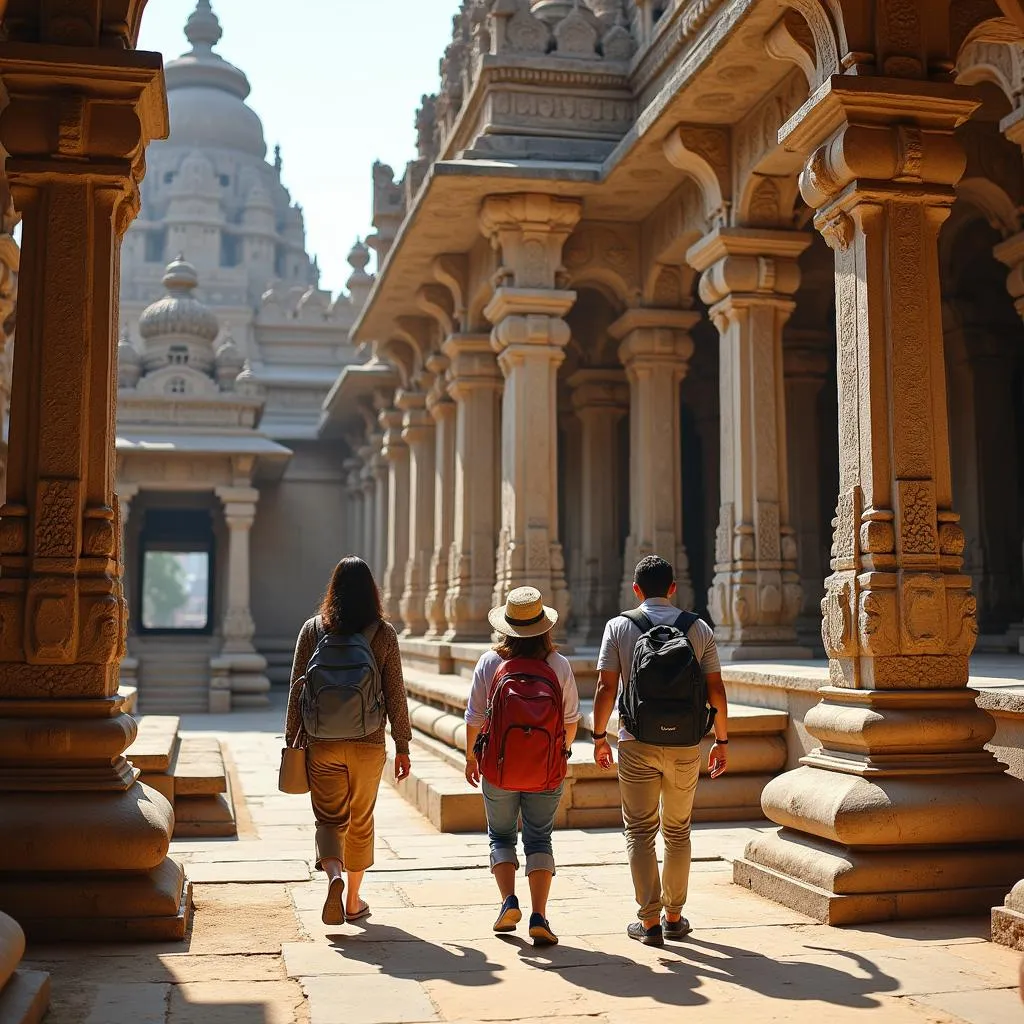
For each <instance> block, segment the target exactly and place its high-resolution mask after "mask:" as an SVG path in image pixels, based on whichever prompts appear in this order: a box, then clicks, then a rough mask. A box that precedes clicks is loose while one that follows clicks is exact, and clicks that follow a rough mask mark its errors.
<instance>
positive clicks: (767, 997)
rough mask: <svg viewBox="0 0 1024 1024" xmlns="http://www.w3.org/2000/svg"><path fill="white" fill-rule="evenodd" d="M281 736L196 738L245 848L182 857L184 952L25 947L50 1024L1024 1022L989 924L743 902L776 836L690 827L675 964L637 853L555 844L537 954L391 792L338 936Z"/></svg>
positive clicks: (479, 845)
mask: <svg viewBox="0 0 1024 1024" xmlns="http://www.w3.org/2000/svg"><path fill="white" fill-rule="evenodd" d="M275 696H276V695H275ZM276 703H277V704H280V697H277V696H276ZM280 722H281V709H280V708H279V707H274V708H271V709H269V710H261V711H250V712H242V713H239V712H235V713H234V714H232V715H230V716H227V715H225V716H215V715H196V716H189V717H184V718H182V722H181V724H182V732H183V735H184V736H196V735H199V734H202V733H207V734H209V733H215V734H216V735H217V736H218V737H219V738H220V740H221V742H222V746H223V749H224V750H225V755H226V759H227V761H228V768H229V774H230V778H231V783H232V788H233V791H234V798H235V809H236V814H237V820H238V838H237V839H234V840H205V841H176V842H174V843H173V844H172V855H173V856H174V857H175V858H177V859H179V860H181V861H182V862H183V863H184V864H185V867H186V870H187V873H188V876H189V878H190V879H191V880H192V883H193V886H194V889H193V893H194V900H195V908H196V913H195V915H194V920H193V924H192V927H191V931H190V933H189V935H188V937H187V939H186V940H185V941H184V942H182V943H169V944H163V945H147V944H135V945H131V946H117V945H109V944H105V945H89V944H84V945H80V946H73V947H72V946H65V947H58V946H41V945H36V946H31V945H30V947H29V950H28V954H27V956H26V961H25V963H24V964H23V965H22V966H23V968H26V969H29V970H31V969H39V970H45V971H48V972H50V975H51V985H52V990H51V1008H50V1011H49V1014H48V1016H47V1017H46V1021H47V1024H292V1022H295V1024H298V1022H310V1024H342V1022H344V1024H393V1022H394V1024H398V1022H403V1024H412V1022H420V1021H422V1022H427V1021H464V1022H469V1021H513V1020H514V1021H523V1022H527V1021H539V1020H544V1021H546V1022H547V1024H563V1022H564V1024H568V1022H581V1024H582V1022H584V1021H585V1022H588V1024H618V1022H623V1024H625V1022H627V1021H628V1022H630V1024H646V1022H652V1024H653V1022H660V1021H672V1020H677V1019H679V1016H680V1010H682V1011H684V1012H685V1013H686V1014H687V1017H688V1019H691V1020H692V1019H699V1020H701V1021H718V1020H730V1021H751V1022H754V1021H757V1022H759V1024H768V1022H773V1021H791V1020H828V1021H830V1022H837V1024H839V1022H846V1021H856V1020H861V1019H864V1018H866V1017H868V1016H870V1015H872V1014H873V1015H874V1019H877V1020H880V1021H885V1022H886V1024H904V1022H906V1024H911V1022H922V1024H923V1022H928V1024H956V1022H964V1021H966V1022H971V1024H1004V1022H1012V1021H1017V1020H1019V1019H1020V1018H1021V1014H1022V1012H1024V1011H1022V1009H1021V1005H1020V1002H1019V1000H1018V996H1017V991H1016V978H1017V969H1018V964H1019V962H1020V954H1019V953H1017V952H1014V951H1012V950H1009V949H1005V948H1003V947H1000V946H996V945H993V944H992V943H990V942H988V941H987V937H988V934H989V921H988V919H987V918H985V917H976V918H950V919H942V920H933V921H927V922H918V923H897V924H887V925H874V926H863V927H848V928H831V927H827V926H824V925H821V924H818V923H817V922H815V921H812V920H811V919H810V918H807V917H804V916H803V915H801V914H799V913H796V912H794V911H792V910H788V909H786V908H785V907H782V906H779V905H777V904H775V903H771V902H769V901H767V900H765V899H763V898H761V897H759V896H756V895H754V894H752V893H750V892H748V891H746V890H744V889H742V888H741V887H739V886H736V885H734V884H733V883H732V865H731V862H732V859H733V858H735V857H738V856H740V855H741V854H742V851H743V849H744V846H745V844H746V842H747V841H748V840H749V839H750V838H751V837H752V836H753V835H754V834H755V833H756V832H757V831H758V830H763V831H767V830H768V828H769V823H767V822H764V821H761V822H750V823H745V824H729V825H727V826H719V825H714V824H705V825H698V826H696V830H695V838H694V857H695V861H694V866H693V875H692V884H691V893H690V900H689V902H688V905H687V913H688V915H689V917H690V919H691V921H692V922H693V924H694V926H695V931H694V933H693V934H692V935H691V936H690V937H689V939H688V940H687V941H685V942H682V943H668V944H666V946H665V947H664V948H663V949H651V948H647V947H644V946H641V945H640V944H638V943H636V942H631V941H630V940H629V939H627V938H626V936H625V934H624V929H625V925H626V923H627V922H628V921H629V920H630V915H631V914H632V912H633V903H632V894H631V889H630V882H629V871H628V868H627V865H626V857H625V848H624V841H623V838H622V836H621V834H620V833H619V832H618V831H616V830H612V829H601V830H590V829H582V830H573V829H569V830H563V831H559V832H557V833H556V836H555V843H556V847H555V849H556V855H557V857H558V859H559V870H558V877H557V878H556V880H555V886H554V893H553V900H552V903H551V906H550V918H551V921H552V924H553V926H554V927H555V929H556V931H557V932H558V933H559V935H560V938H561V944H560V945H559V946H558V947H556V948H554V949H550V950H535V949H534V948H533V947H532V945H530V943H529V940H528V939H525V938H523V937H520V936H510V937H506V938H503V939H502V938H497V937H495V936H494V935H493V934H492V933H491V931H490V926H491V922H492V919H493V917H494V913H495V907H496V903H495V894H494V890H493V883H492V882H491V879H490V877H489V875H488V871H487V867H486V865H487V843H486V838H485V837H484V836H483V835H479V834H465V835H453V834H447V835H446V834H441V833H439V832H438V831H437V830H436V829H435V828H434V827H433V826H432V825H431V824H430V823H429V821H427V820H426V818H424V817H423V816H422V815H420V814H419V813H418V812H417V811H416V810H415V809H414V808H413V806H411V804H410V803H408V802H407V801H406V800H404V799H403V798H402V797H401V796H400V795H398V794H397V793H396V792H395V790H394V789H393V788H392V786H391V785H390V784H389V783H388V782H387V781H385V782H384V784H383V786H382V791H381V796H380V802H379V804H378V816H377V823H378V833H377V855H376V856H377V863H376V866H375V868H374V870H373V872H372V874H371V875H370V876H369V878H368V881H367V885H366V888H365V890H364V891H365V895H366V897H367V899H368V900H369V902H370V903H371V905H372V907H373V911H374V913H373V916H372V918H370V919H369V920H368V921H364V922H361V923H359V924H357V925H346V926H344V927H341V928H329V929H327V928H325V927H324V926H323V925H322V924H321V923H320V905H321V890H322V881H321V878H322V876H319V877H318V876H315V875H314V873H313V870H312V863H311V857H312V844H313V825H312V820H311V813H310V810H309V805H308V799H307V798H306V797H289V796H284V795H281V794H280V793H278V792H277V779H276V771H277V761H278V751H279V748H280V744H281V735H280V728H281V727H280ZM413 782H415V780H413ZM710 784H711V783H709V782H708V781H707V780H704V781H703V782H702V785H704V786H707V785H710ZM521 895H522V893H521Z"/></svg>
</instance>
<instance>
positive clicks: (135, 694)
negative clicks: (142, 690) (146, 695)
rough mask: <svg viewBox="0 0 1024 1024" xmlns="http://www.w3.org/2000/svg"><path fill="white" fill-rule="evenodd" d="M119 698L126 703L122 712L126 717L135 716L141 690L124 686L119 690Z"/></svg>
mask: <svg viewBox="0 0 1024 1024" xmlns="http://www.w3.org/2000/svg"><path fill="white" fill-rule="evenodd" d="M117 694H118V696H119V697H120V698H121V699H122V700H123V701H124V703H123V704H122V705H121V710H122V711H123V712H124V713H125V714H126V715H134V714H135V710H136V708H137V707H138V706H139V688H138V687H137V686H134V685H132V686H126V685H122V686H119V687H118V688H117Z"/></svg>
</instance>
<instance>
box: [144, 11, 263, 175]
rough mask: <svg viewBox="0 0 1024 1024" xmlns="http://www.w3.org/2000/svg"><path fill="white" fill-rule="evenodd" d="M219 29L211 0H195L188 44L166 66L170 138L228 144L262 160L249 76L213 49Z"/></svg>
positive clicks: (204, 145) (206, 145)
mask: <svg viewBox="0 0 1024 1024" xmlns="http://www.w3.org/2000/svg"><path fill="white" fill-rule="evenodd" d="M221 34H222V33H221V27H220V22H219V21H218V20H217V15H216V14H214V13H213V10H212V8H211V7H210V0H198V2H197V3H196V9H195V10H194V11H193V12H192V14H191V15H190V16H189V19H188V22H187V23H186V25H185V37H186V38H187V39H188V41H189V42H190V43H191V44H192V49H191V50H189V51H188V53H184V54H182V56H180V57H179V58H178V59H177V60H172V61H169V62H168V63H167V65H166V67H165V68H164V75H165V79H166V82H167V107H168V111H169V113H170V121H171V134H170V137H171V139H173V141H174V144H175V145H176V146H193V147H195V148H196V149H231V150H237V151H239V152H242V153H249V154H251V155H253V156H257V157H259V158H260V159H261V160H262V159H263V158H264V157H265V156H266V154H267V143H266V140H265V139H264V137H263V124H262V122H261V121H260V119H259V117H258V116H257V115H256V112H255V111H254V110H252V109H251V108H250V107H248V106H247V105H246V103H245V98H246V97H247V96H248V95H249V80H248V79H247V78H246V77H245V73H244V72H243V71H241V70H239V69H238V68H236V67H235V66H234V65H233V64H229V63H228V62H227V61H226V60H224V58H223V57H221V56H220V54H218V53H214V52H213V47H214V46H215V45H216V44H217V42H218V41H219V40H220V37H221Z"/></svg>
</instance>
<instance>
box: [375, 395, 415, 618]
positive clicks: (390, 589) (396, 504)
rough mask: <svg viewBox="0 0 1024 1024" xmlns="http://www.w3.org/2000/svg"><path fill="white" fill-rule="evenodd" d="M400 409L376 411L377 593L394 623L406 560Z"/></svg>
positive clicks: (405, 464) (405, 455) (405, 459)
mask: <svg viewBox="0 0 1024 1024" xmlns="http://www.w3.org/2000/svg"><path fill="white" fill-rule="evenodd" d="M403 418H404V414H403V413H402V411H401V410H400V409H385V410H383V411H382V412H381V414H380V424H381V426H382V427H383V428H384V446H383V448H382V449H381V454H382V455H383V457H384V459H385V460H386V461H387V464H388V484H387V492H388V493H387V510H388V511H387V537H388V546H387V562H386V565H385V569H384V587H383V592H382V594H381V597H382V600H383V602H384V612H385V614H386V615H387V617H388V618H389V619H390V620H391V622H392V623H394V625H395V628H397V629H400V628H401V625H402V612H401V608H400V602H401V599H402V592H403V590H404V589H405V566H406V563H407V562H408V560H409V448H408V446H407V445H406V443H405V442H404V441H403V440H402V420H403Z"/></svg>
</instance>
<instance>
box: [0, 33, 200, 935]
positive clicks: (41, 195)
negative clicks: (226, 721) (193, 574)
mask: <svg viewBox="0 0 1024 1024" xmlns="http://www.w3.org/2000/svg"><path fill="white" fill-rule="evenodd" d="M40 50H43V51H44V53H45V59H44V58H43V56H42V54H41V53H40V52H38V51H40ZM64 51H65V48H64V47H62V46H58V45H50V46H47V47H45V48H43V47H38V46H35V45H33V46H28V45H25V46H22V45H17V44H7V45H5V46H4V48H3V53H2V54H0V77H2V78H3V82H4V86H5V90H6V94H7V97H8V104H7V106H6V108H5V109H4V111H3V114H2V115H0V143H2V145H3V147H4V149H5V150H6V152H7V154H8V156H7V161H6V173H7V177H8V180H9V182H10V186H11V192H12V195H13V198H14V203H15V206H16V207H17V209H18V210H19V211H20V212H21V213H22V217H23V220H22V240H23V262H22V264H21V272H20V280H19V293H20V294H19V300H18V310H17V338H18V359H17V360H16V362H15V367H14V374H15V379H14V386H13V389H12V399H11V425H10V450H9V461H8V480H7V500H6V503H5V504H4V506H3V508H2V509H0V910H3V911H4V912H6V913H9V914H11V915H12V916H13V917H15V918H17V919H18V920H19V922H20V923H21V924H22V925H23V926H24V928H25V930H26V932H27V933H28V934H29V936H30V937H31V938H34V939H36V940H55V939H56V940H60V939H88V940H89V941H93V942H95V941H102V940H105V939H110V938H112V937H114V936H117V937H121V936H123V935H131V936H132V937H133V938H135V939H136V940H138V939H147V938H154V939H158V938H159V939H172V938H181V937H182V936H183V935H184V932H185V928H186V924H187V920H186V919H187V916H188V910H189V905H190V899H189V893H188V890H187V888H186V887H185V882H184V875H183V873H182V870H181V868H180V867H179V866H178V865H177V864H175V863H174V862H173V861H171V860H169V859H168V858H167V851H168V847H169V842H170V836H171V832H172V830H173V826H174V814H173V811H172V809H171V806H170V804H169V803H168V802H167V801H166V800H165V799H164V798H163V797H162V796H161V795H160V794H158V793H156V792H154V791H152V790H150V789H148V788H147V787H145V786H142V785H141V784H140V783H139V782H138V777H139V773H138V772H137V771H136V770H135V769H134V768H133V767H132V765H131V764H129V763H128V761H126V760H125V758H124V751H125V749H126V748H127V747H128V746H129V744H130V743H131V742H132V740H133V739H134V737H135V733H136V725H135V722H134V720H133V719H132V718H130V717H129V716H128V715H126V714H124V713H123V711H122V703H123V702H122V700H121V698H120V697H119V696H118V693H117V689H118V662H119V660H120V659H121V658H122V657H123V656H124V654H125V634H126V625H127V608H126V603H125V601H124V594H123V588H122V577H121V558H122V548H121V543H122V538H121V523H120V514H119V509H118V503H117V500H116V496H115V494H114V471H115V451H114V436H115V430H114V408H115V401H116V388H117V366H116V339H117V334H118V331H117V281H118V269H119V266H118V264H119V253H120V244H121V238H122V236H123V234H124V232H125V230H126V229H127V227H128V225H129V223H130V222H131V220H132V218H133V217H134V216H135V214H136V212H137V211H138V202H139V195H138V185H139V181H140V180H141V178H142V173H143V168H144V161H143V154H144V150H145V146H146V144H147V142H148V141H149V140H150V139H151V138H153V137H156V136H163V135H164V134H166V117H167V114H166V109H167V108H166V104H165V101H164V98H163V82H162V76H161V71H160V57H159V55H157V54H148V53H136V52H129V51H123V50H113V49H111V50H99V49H97V50H95V51H89V52H88V53H86V51H84V50H79V49H73V50H70V51H69V53H68V55H67V56H65V52H64Z"/></svg>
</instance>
